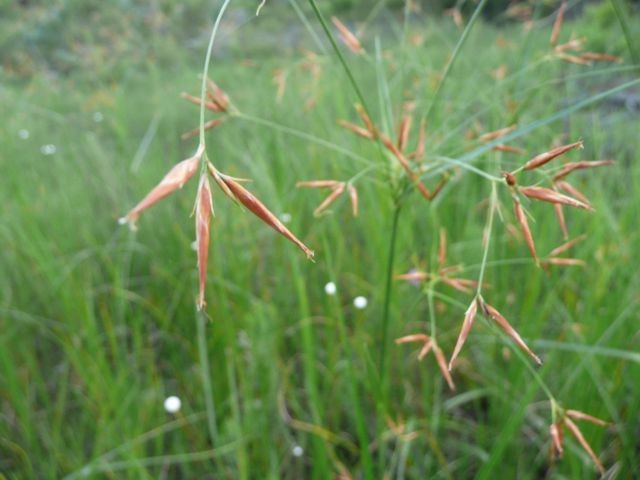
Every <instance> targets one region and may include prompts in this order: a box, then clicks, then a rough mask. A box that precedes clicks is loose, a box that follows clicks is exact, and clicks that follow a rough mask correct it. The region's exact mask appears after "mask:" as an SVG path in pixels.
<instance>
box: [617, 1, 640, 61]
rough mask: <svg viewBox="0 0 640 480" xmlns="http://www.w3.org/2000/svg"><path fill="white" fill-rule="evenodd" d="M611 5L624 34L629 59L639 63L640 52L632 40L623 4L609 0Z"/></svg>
mask: <svg viewBox="0 0 640 480" xmlns="http://www.w3.org/2000/svg"><path fill="white" fill-rule="evenodd" d="M610 2H611V5H612V6H613V10H614V11H615V12H616V18H617V19H618V23H619V24H620V28H622V33H623V34H624V39H625V42H627V48H628V49H629V54H630V55H631V59H632V60H633V63H635V64H636V65H638V64H640V53H638V50H636V47H635V44H634V42H633V36H632V34H631V31H630V30H629V23H628V22H627V17H626V15H627V12H625V11H624V5H623V4H622V2H621V1H620V0H610Z"/></svg>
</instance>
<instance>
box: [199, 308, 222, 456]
mask: <svg viewBox="0 0 640 480" xmlns="http://www.w3.org/2000/svg"><path fill="white" fill-rule="evenodd" d="M196 317H197V318H196V320H197V324H198V354H199V357H200V375H201V376H202V385H203V387H204V402H205V407H206V410H207V426H208V427H209V436H210V437H211V445H214V446H215V445H216V439H217V438H218V430H217V427H216V410H215V406H214V403H213V389H212V387H211V371H210V368H209V356H208V351H207V340H206V332H205V325H206V323H207V316H206V315H205V313H204V312H203V311H202V310H198V311H197V312H196Z"/></svg>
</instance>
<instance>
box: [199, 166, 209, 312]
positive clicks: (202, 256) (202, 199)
mask: <svg viewBox="0 0 640 480" xmlns="http://www.w3.org/2000/svg"><path fill="white" fill-rule="evenodd" d="M212 212H213V199H212V198H211V189H210V188H209V180H208V179H207V177H206V175H202V177H200V185H199V186H198V195H197V199H196V245H197V252H198V284H199V291H198V302H197V305H198V310H202V309H203V308H204V306H205V303H206V302H205V300H204V295H205V286H206V283H207V261H208V259H209V238H210V224H211V214H212Z"/></svg>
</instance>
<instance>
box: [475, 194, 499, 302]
mask: <svg viewBox="0 0 640 480" xmlns="http://www.w3.org/2000/svg"><path fill="white" fill-rule="evenodd" d="M497 202H498V193H497V191H496V183H495V182H491V197H490V200H489V219H488V220H487V225H486V226H485V228H484V232H483V234H482V236H483V239H482V241H483V243H484V252H483V253H482V263H481V264H480V273H479V274H478V290H477V292H476V296H478V297H480V296H481V295H482V282H483V281H484V272H485V269H486V268H487V259H488V258H489V245H490V244H491V231H492V230H493V217H494V215H495V212H496V206H497Z"/></svg>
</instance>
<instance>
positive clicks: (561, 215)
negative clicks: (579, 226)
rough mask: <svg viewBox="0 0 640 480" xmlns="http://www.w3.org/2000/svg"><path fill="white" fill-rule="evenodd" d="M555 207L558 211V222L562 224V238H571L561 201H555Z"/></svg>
mask: <svg viewBox="0 0 640 480" xmlns="http://www.w3.org/2000/svg"><path fill="white" fill-rule="evenodd" d="M553 208H554V210H555V211H556V217H557V218H558V224H559V225H560V230H561V231H562V238H563V239H564V240H566V239H568V238H569V231H568V230H567V222H566V221H565V219H564V211H563V210H562V205H560V204H559V203H554V204H553Z"/></svg>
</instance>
